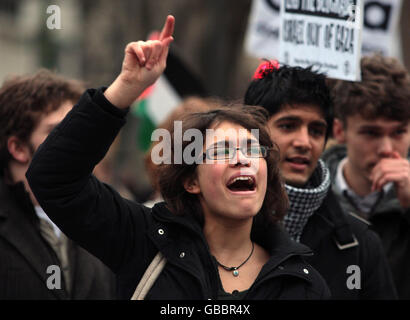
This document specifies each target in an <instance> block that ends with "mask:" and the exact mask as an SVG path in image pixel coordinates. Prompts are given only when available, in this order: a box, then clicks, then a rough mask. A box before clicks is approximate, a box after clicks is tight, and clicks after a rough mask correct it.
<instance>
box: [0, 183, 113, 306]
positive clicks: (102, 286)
mask: <svg viewBox="0 0 410 320" xmlns="http://www.w3.org/2000/svg"><path fill="white" fill-rule="evenodd" d="M39 224H40V221H39V218H38V216H37V215H36V212H35V210H34V207H33V204H32V202H31V200H30V197H29V195H28V193H27V192H26V190H25V188H24V185H23V183H22V182H20V183H17V184H15V185H8V184H5V183H4V182H3V179H2V178H0V301H2V300H16V299H17V300H67V299H73V300H88V299H98V300H100V299H104V300H109V299H115V297H116V294H115V290H116V283H115V275H114V274H113V273H112V272H111V271H110V270H109V269H108V268H107V267H106V266H105V265H103V264H102V263H101V261H99V260H98V259H97V258H96V257H93V256H92V255H90V254H89V253H88V252H87V251H85V250H84V249H83V248H80V247H79V246H78V245H76V244H75V243H73V242H72V241H69V243H68V248H67V249H68V256H69V263H70V274H71V278H72V288H71V291H70V292H68V291H67V290H66V285H65V281H64V274H63V273H62V272H61V277H62V279H61V288H60V289H49V288H47V285H46V284H47V281H48V278H49V277H51V275H52V274H54V273H52V274H50V273H47V269H48V267H49V266H52V265H56V266H59V265H60V261H59V259H58V257H57V255H56V254H55V252H54V250H53V248H52V247H51V246H50V245H49V243H48V242H47V241H46V240H45V239H44V238H43V237H42V235H41V232H40V227H39Z"/></svg>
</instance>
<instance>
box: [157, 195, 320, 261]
mask: <svg viewBox="0 0 410 320" xmlns="http://www.w3.org/2000/svg"><path fill="white" fill-rule="evenodd" d="M152 214H153V215H154V217H155V218H156V219H157V220H159V221H161V222H165V223H175V224H178V225H180V226H182V227H184V228H186V230H188V231H189V232H192V233H193V234H194V235H195V236H199V237H201V238H202V239H203V240H204V241H205V242H206V240H205V237H204V236H203V232H202V226H201V224H200V223H199V221H197V220H196V219H195V218H194V217H192V216H191V215H185V216H177V215H174V214H172V213H171V212H170V211H169V210H168V208H167V207H166V204H165V203H164V202H161V203H159V204H156V205H155V206H154V207H153V210H152ZM251 238H252V240H253V241H255V242H256V243H258V244H259V245H261V246H262V247H264V248H265V249H266V250H267V251H268V252H269V253H270V255H271V256H274V257H277V259H278V260H280V259H281V258H283V257H285V256H288V255H310V254H312V250H310V249H309V248H308V247H307V246H305V245H303V244H301V243H297V242H295V241H293V240H292V239H291V238H290V237H289V235H288V234H287V232H286V231H285V230H284V229H283V227H282V226H280V225H277V224H273V223H266V222H265V221H262V219H261V218H260V217H259V216H257V217H256V218H255V219H254V223H253V226H252V231H251Z"/></svg>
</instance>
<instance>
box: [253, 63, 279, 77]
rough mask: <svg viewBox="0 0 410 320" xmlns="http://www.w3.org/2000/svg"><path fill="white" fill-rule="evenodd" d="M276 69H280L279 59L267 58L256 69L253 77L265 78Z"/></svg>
mask: <svg viewBox="0 0 410 320" xmlns="http://www.w3.org/2000/svg"><path fill="white" fill-rule="evenodd" d="M275 69H279V62H278V60H270V61H269V60H265V61H264V62H262V63H261V64H260V65H259V67H258V68H257V69H256V71H255V73H254V74H253V77H252V79H263V78H264V77H265V76H266V75H268V74H269V73H271V72H273V70H275Z"/></svg>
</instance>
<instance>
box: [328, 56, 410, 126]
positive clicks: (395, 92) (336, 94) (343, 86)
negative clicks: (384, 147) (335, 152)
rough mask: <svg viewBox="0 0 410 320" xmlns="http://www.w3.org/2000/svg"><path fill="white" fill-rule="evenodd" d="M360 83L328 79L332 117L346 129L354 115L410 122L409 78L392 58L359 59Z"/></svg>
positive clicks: (403, 68)
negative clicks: (331, 99) (332, 100)
mask: <svg viewBox="0 0 410 320" xmlns="http://www.w3.org/2000/svg"><path fill="white" fill-rule="evenodd" d="M360 64H361V74H362V79H361V81H357V82H353V81H342V80H333V79H329V80H328V83H329V86H330V87H331V90H332V96H333V99H334V104H335V117H337V118H338V119H340V120H341V121H342V123H343V124H344V125H345V126H346V119H347V117H349V116H353V115H356V114H359V115H361V116H362V117H363V118H366V119H375V118H378V117H383V118H386V119H390V120H396V121H408V120H409V119H410V104H409V103H410V76H409V73H408V71H407V70H406V68H405V67H404V66H403V65H401V64H400V63H399V61H398V60H397V59H395V58H390V57H384V56H381V55H379V54H376V55H373V56H368V57H363V58H362V59H361V63H360Z"/></svg>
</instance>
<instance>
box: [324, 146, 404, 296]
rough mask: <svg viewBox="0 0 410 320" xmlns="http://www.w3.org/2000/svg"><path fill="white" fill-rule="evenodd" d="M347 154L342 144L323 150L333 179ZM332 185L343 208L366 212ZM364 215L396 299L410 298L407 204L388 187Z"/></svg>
mask: <svg viewBox="0 0 410 320" xmlns="http://www.w3.org/2000/svg"><path fill="white" fill-rule="evenodd" d="M346 156H347V152H346V147H345V146H343V145H335V146H333V147H332V148H330V149H328V150H327V151H326V152H325V153H324V156H323V160H325V162H326V164H327V165H328V167H329V169H330V175H331V177H332V178H333V181H334V180H335V179H334V177H335V176H336V172H337V166H338V164H339V162H340V161H341V160H342V159H344V158H345V157H346ZM408 159H410V154H409V155H408ZM332 189H333V191H334V193H335V195H336V196H337V199H338V201H339V203H340V204H341V205H342V207H343V210H345V211H346V212H353V213H354V214H356V215H358V216H365V214H364V213H362V212H360V210H359V209H358V208H356V207H355V206H354V205H353V204H352V202H351V201H350V200H349V199H348V197H347V196H346V195H345V194H344V193H342V192H341V191H340V190H339V189H338V188H337V186H336V184H335V183H333V185H332ZM366 215H368V216H369V218H368V221H369V224H370V229H372V230H374V231H375V232H376V233H377V234H378V235H379V236H380V239H381V241H382V244H383V248H384V251H385V252H386V256H387V260H388V263H389V265H390V269H391V271H392V274H393V279H394V283H395V285H396V289H397V293H398V296H399V299H410V208H403V207H402V206H401V205H400V202H399V200H398V199H397V195H396V191H395V189H394V188H391V189H390V190H389V191H388V192H387V193H385V194H383V196H382V197H381V198H380V199H379V200H378V201H377V203H376V204H375V206H374V207H373V208H372V210H371V212H370V213H368V214H366Z"/></svg>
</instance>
